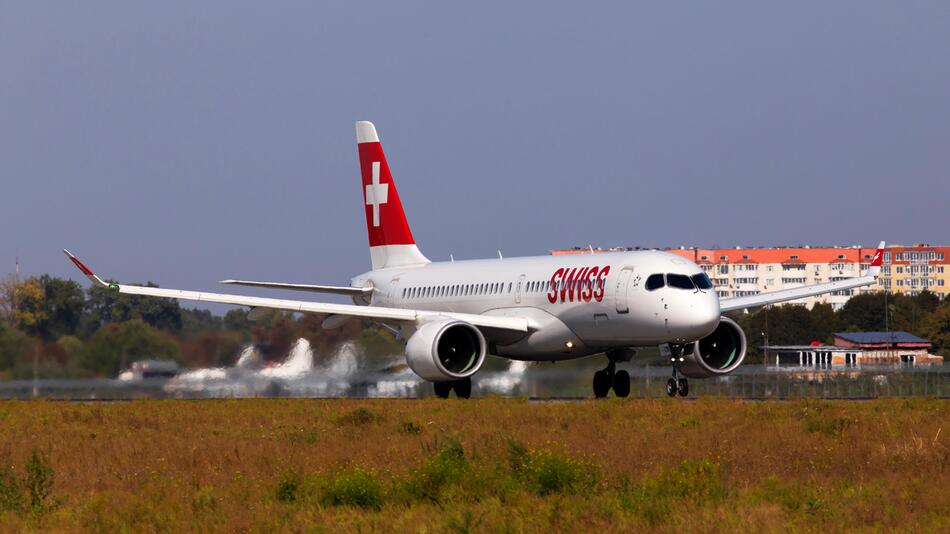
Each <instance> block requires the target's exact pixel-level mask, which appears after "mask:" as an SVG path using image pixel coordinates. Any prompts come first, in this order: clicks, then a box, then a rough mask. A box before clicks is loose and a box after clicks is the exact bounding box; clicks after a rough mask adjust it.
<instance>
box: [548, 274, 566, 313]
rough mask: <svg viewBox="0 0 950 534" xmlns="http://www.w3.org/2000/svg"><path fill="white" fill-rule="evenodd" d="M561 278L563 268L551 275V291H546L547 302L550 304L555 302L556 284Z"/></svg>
mask: <svg viewBox="0 0 950 534" xmlns="http://www.w3.org/2000/svg"><path fill="white" fill-rule="evenodd" d="M562 276H564V267H561V268H560V269H558V270H556V271H554V274H552V275H551V290H550V291H548V302H550V303H551V304H554V303H555V302H557V283H558V282H559V281H560V280H561V277H562Z"/></svg>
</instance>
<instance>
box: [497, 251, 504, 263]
mask: <svg viewBox="0 0 950 534" xmlns="http://www.w3.org/2000/svg"><path fill="white" fill-rule="evenodd" d="M498 259H499V260H503V259H505V258H504V257H502V255H501V249H498Z"/></svg>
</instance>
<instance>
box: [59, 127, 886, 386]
mask: <svg viewBox="0 0 950 534" xmlns="http://www.w3.org/2000/svg"><path fill="white" fill-rule="evenodd" d="M356 140H357V145H358V152H359V162H360V170H361V176H362V185H363V201H364V202H363V205H364V212H365V215H366V227H367V231H368V234H369V250H370V261H371V267H372V268H371V270H370V271H367V272H365V273H362V274H359V275H357V276H355V277H353V278H352V279H351V282H350V285H349V286H330V285H312V284H293V283H284V282H257V281H250V280H223V281H222V282H221V283H224V284H232V285H241V286H249V287H258V288H270V289H284V290H294V291H304V292H313V293H328V294H336V295H345V296H349V297H350V298H351V299H352V301H353V304H337V303H327V302H314V301H307V300H285V299H276V298H264V297H251V296H243V295H235V294H222V293H208V292H198V291H185V290H178V289H165V288H157V287H143V286H137V285H127V284H118V283H107V282H105V281H104V280H103V279H102V278H100V277H99V276H97V275H96V274H95V273H93V271H92V270H90V269H89V268H88V267H87V266H86V265H85V264H83V263H82V262H81V261H80V260H79V259H78V258H76V256H74V255H73V254H71V253H70V252H69V251H66V250H64V252H65V253H66V255H67V256H68V257H69V259H70V260H72V262H73V263H74V264H75V265H76V267H78V268H79V270H80V271H82V273H83V274H84V275H86V277H88V278H89V279H90V280H91V281H92V283H93V284H94V285H96V286H99V287H103V288H110V289H112V290H113V291H116V292H118V293H125V294H130V295H143V296H152V297H162V298H172V299H179V300H188V301H195V302H214V303H220V304H232V305H240V306H246V307H249V308H251V311H250V316H251V317H252V318H253V317H254V315H255V312H256V311H257V310H266V309H272V310H286V311H291V312H302V313H319V314H327V315H328V317H327V318H326V319H325V320H324V322H323V326H324V327H325V328H333V327H334V326H337V325H339V324H341V323H342V322H343V321H345V320H347V319H350V318H361V319H364V320H371V321H374V322H377V323H379V324H382V325H383V326H386V327H387V328H389V329H391V330H393V331H394V332H396V333H398V334H399V335H401V336H402V338H403V339H405V340H406V349H405V356H406V362H407V364H408V365H409V367H410V368H411V369H412V371H413V372H414V373H415V374H417V375H418V376H419V377H421V378H422V379H424V380H427V381H430V382H432V383H433V389H434V392H435V394H436V395H437V396H438V397H441V398H447V397H448V396H449V395H450V393H451V392H452V391H454V392H455V394H456V396H457V397H461V398H468V397H470V395H471V391H472V377H473V376H474V375H475V374H476V373H477V372H478V370H479V369H480V368H481V367H482V364H483V363H484V362H485V358H486V356H487V355H488V354H492V355H495V356H501V357H505V358H508V359H512V360H523V361H559V360H569V359H574V358H580V357H585V356H591V355H596V354H603V355H604V356H606V360H607V363H606V366H605V367H604V369H602V370H599V371H597V372H596V373H594V377H593V384H592V385H593V393H594V396H595V397H597V398H602V397H606V396H607V395H608V394H609V392H610V391H611V390H613V392H614V394H615V395H616V396H618V397H626V396H628V395H629V394H630V375H629V373H628V372H627V371H625V370H622V369H618V368H617V364H619V363H623V362H629V361H631V359H632V358H633V357H634V356H635V355H636V352H637V349H639V348H642V347H648V346H659V348H660V351H661V354H663V355H664V356H665V357H667V358H669V361H670V364H671V367H672V377H671V378H670V379H669V380H668V381H667V388H666V391H667V394H668V395H669V396H671V397H675V396H676V395H677V394H678V395H680V396H682V397H685V396H687V395H688V392H689V383H688V380H687V378H696V379H701V378H708V377H715V376H722V375H727V374H729V373H731V372H733V371H734V370H735V369H736V368H738V367H739V365H741V364H742V361H743V359H744V358H745V354H746V347H747V341H746V337H745V334H744V333H743V332H742V329H741V328H740V327H739V325H738V324H736V323H735V322H734V321H733V320H731V319H729V318H728V317H726V316H724V315H723V314H724V313H725V312H730V311H735V310H746V311H755V310H757V309H760V308H762V307H763V306H767V305H769V304H775V303H780V302H786V301H791V300H795V299H800V298H803V297H808V296H814V295H821V294H824V293H830V292H833V291H844V290H848V289H854V288H858V287H863V286H868V285H871V284H873V283H874V282H875V280H876V277H877V276H878V274H879V273H880V270H881V260H882V256H883V249H884V242H881V244H880V245H879V246H878V249H877V252H876V254H875V255H874V257H873V259H872V260H871V262H870V266H869V268H868V269H867V271H866V272H865V273H863V275H861V276H859V277H855V278H851V279H847V280H839V281H833V282H829V283H822V284H815V285H810V286H800V287H796V288H790V289H782V290H777V291H769V292H763V293H759V294H756V295H750V296H742V297H735V298H720V297H719V296H718V295H717V293H716V290H715V288H714V287H713V284H712V282H711V281H710V279H709V277H708V276H707V275H706V273H705V272H703V270H702V269H701V268H700V267H699V265H697V264H695V263H693V262H691V261H688V260H686V259H684V258H682V257H680V256H677V255H675V254H671V253H668V252H663V251H658V250H637V251H624V252H606V253H598V254H578V255H570V256H553V255H551V256H536V257H519V258H501V257H500V254H499V258H497V259H495V258H492V259H481V260H465V261H461V260H460V261H454V260H453V261H448V262H446V261H439V262H433V261H430V260H429V259H428V258H426V257H425V256H424V255H423V254H422V252H421V251H420V250H419V247H418V246H417V245H416V242H415V240H414V239H413V237H412V231H411V230H410V228H409V223H408V221H407V219H406V214H405V212H404V210H403V207H402V202H401V201H400V199H399V193H398V192H397V191H396V184H395V182H394V181H393V175H392V172H391V170H390V167H389V164H388V162H387V160H386V156H385V154H384V153H383V148H382V145H381V143H380V141H379V136H378V134H377V132H376V127H375V126H374V125H373V124H372V123H371V122H366V121H360V122H357V123H356ZM257 313H260V312H257Z"/></svg>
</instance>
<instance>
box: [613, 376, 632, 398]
mask: <svg viewBox="0 0 950 534" xmlns="http://www.w3.org/2000/svg"><path fill="white" fill-rule="evenodd" d="M614 394H616V395H617V396H618V397H629V396H630V373H628V372H626V371H617V372H616V373H614Z"/></svg>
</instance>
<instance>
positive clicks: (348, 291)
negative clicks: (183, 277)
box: [220, 280, 373, 297]
mask: <svg viewBox="0 0 950 534" xmlns="http://www.w3.org/2000/svg"><path fill="white" fill-rule="evenodd" d="M220 283H222V284H233V285H238V286H249V287H266V288H269V289H290V290H293V291H312V292H314V293H332V294H334V295H348V296H351V297H362V296H365V297H368V296H369V295H371V294H372V293H373V288H371V287H347V286H318V285H313V284H288V283H287V282H254V281H251V280H221V282H220Z"/></svg>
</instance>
